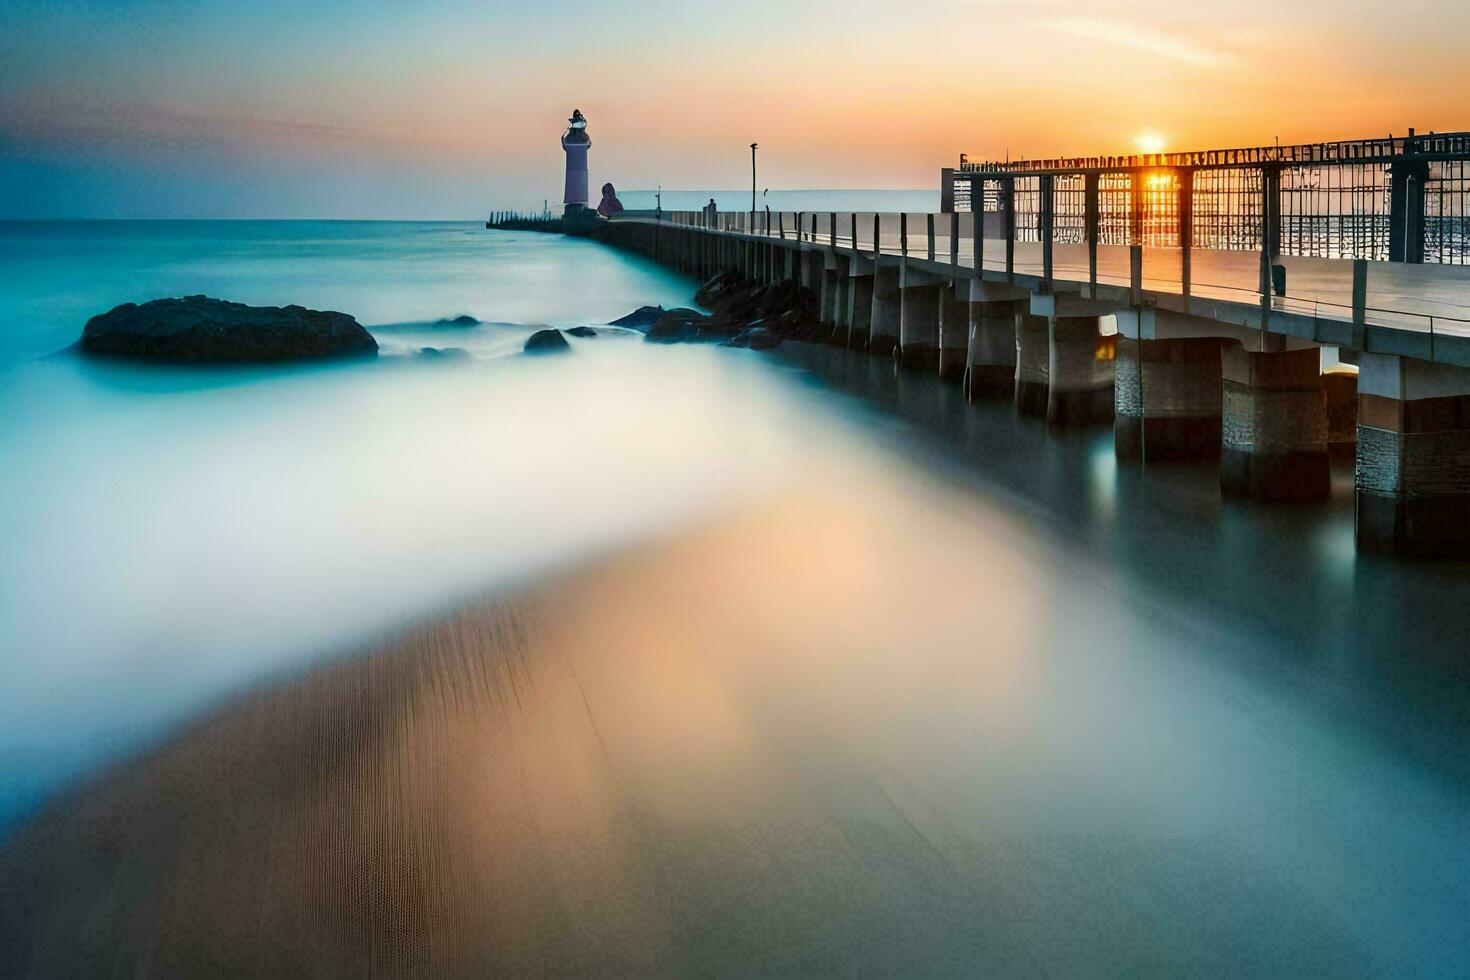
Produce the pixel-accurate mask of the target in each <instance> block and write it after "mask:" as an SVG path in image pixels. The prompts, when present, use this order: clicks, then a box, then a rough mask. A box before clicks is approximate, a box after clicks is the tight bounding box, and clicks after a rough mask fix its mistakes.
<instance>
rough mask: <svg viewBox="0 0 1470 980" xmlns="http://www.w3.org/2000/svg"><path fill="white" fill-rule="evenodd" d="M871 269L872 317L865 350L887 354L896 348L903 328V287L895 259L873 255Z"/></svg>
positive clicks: (900, 271) (882, 354) (899, 268)
mask: <svg viewBox="0 0 1470 980" xmlns="http://www.w3.org/2000/svg"><path fill="white" fill-rule="evenodd" d="M874 263H875V265H874V269H873V316H872V323H871V325H870V330H869V335H868V351H869V352H870V353H873V354H878V355H880V356H887V355H889V354H892V353H893V352H894V351H896V350H897V349H898V341H899V336H900V334H901V332H902V328H903V288H902V287H901V286H900V285H899V282H900V275H901V273H902V270H901V267H900V266H899V264H898V262H897V260H895V259H891V258H886V257H883V256H876V257H875V258H874Z"/></svg>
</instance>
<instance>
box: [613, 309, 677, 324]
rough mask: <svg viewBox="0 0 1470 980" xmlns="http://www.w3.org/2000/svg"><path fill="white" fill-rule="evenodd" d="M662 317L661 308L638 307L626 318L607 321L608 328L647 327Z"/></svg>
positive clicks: (662, 310) (662, 311)
mask: <svg viewBox="0 0 1470 980" xmlns="http://www.w3.org/2000/svg"><path fill="white" fill-rule="evenodd" d="M663 315H664V308H663V307H662V306H640V307H638V309H636V310H634V311H633V312H632V313H629V314H628V315H627V316H623V317H618V318H617V319H616V320H610V321H608V326H610V327H647V326H651V325H652V324H653V323H654V321H656V320H657V319H658V318H659V317H661V316H663Z"/></svg>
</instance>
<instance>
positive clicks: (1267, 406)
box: [1220, 343, 1328, 500]
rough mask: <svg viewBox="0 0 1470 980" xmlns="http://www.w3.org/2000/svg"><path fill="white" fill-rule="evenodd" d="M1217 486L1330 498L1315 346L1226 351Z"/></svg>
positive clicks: (1230, 491)
mask: <svg viewBox="0 0 1470 980" xmlns="http://www.w3.org/2000/svg"><path fill="white" fill-rule="evenodd" d="M1220 360H1221V370H1220V373H1221V380H1222V391H1221V422H1220V428H1221V436H1220V489H1221V490H1222V491H1223V492H1224V493H1225V494H1227V495H1229V496H1236V497H1256V498H1260V499H1271V500H1300V499H1306V498H1311V497H1325V496H1327V490H1328V466H1327V396H1326V395H1325V393H1324V392H1323V388H1322V371H1321V355H1320V354H1319V353H1318V351H1317V349H1316V348H1315V347H1308V348H1304V349H1301V350H1286V351H1248V350H1246V349H1244V348H1243V347H1241V346H1239V345H1238V344H1235V343H1226V344H1225V345H1224V347H1223V348H1222V349H1221V359H1220Z"/></svg>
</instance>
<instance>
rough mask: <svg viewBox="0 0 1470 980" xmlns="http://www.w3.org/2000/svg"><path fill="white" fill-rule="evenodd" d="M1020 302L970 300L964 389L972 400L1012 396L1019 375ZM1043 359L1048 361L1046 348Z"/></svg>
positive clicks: (1043, 321)
mask: <svg viewBox="0 0 1470 980" xmlns="http://www.w3.org/2000/svg"><path fill="white" fill-rule="evenodd" d="M1019 306H1020V304H1018V303H1015V302H1011V301H1006V302H1000V303H971V304H970V342H969V345H968V350H967V351H966V363H965V392H966V393H967V394H968V395H969V398H970V401H972V402H975V401H981V400H983V399H987V398H1010V397H1011V395H1012V394H1014V393H1015V390H1016V379H1017V377H1019V375H1018V374H1017V373H1016V352H1017V350H1018V344H1017V337H1016V317H1017V316H1019V315H1020V310H1019V308H1018V307H1019ZM1045 322H1046V321H1045V319H1042V323H1043V324H1044V323H1045ZM1042 361H1043V363H1045V350H1044V349H1043V351H1042Z"/></svg>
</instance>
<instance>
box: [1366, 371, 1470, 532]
mask: <svg viewBox="0 0 1470 980" xmlns="http://www.w3.org/2000/svg"><path fill="white" fill-rule="evenodd" d="M1358 367H1359V372H1358V451H1357V459H1358V462H1357V479H1356V484H1357V537H1358V544H1359V545H1360V546H1362V547H1364V548H1368V549H1371V550H1376V551H1389V552H1393V553H1396V554H1401V555H1410V556H1416V557H1458V558H1464V557H1470V369H1467V368H1461V367H1455V366H1452V365H1447V364H1434V363H1430V362H1428V361H1420V360H1417V359H1415V358H1411V357H1398V356H1394V355H1389V354H1359V355H1358Z"/></svg>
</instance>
